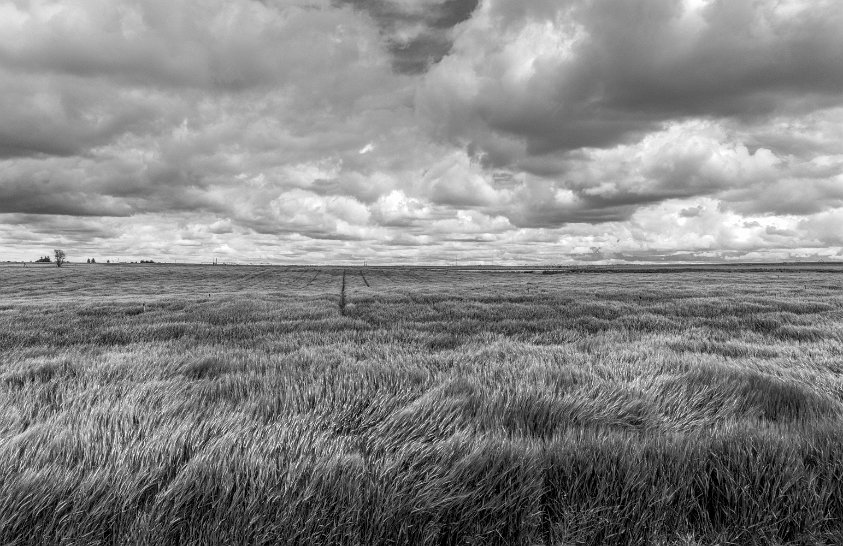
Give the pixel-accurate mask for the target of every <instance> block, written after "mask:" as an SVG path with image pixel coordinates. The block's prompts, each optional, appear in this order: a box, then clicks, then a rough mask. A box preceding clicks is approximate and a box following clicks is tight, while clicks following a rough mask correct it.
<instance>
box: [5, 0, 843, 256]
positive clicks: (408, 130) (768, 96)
mask: <svg viewBox="0 0 843 546" xmlns="http://www.w3.org/2000/svg"><path fill="white" fill-rule="evenodd" d="M841 52H843V5H841V3H840V1H839V0H523V1H514V0H263V1H257V0H177V1H174V0H144V1H138V0H134V1H130V0H74V1H73V2H67V1H53V0H31V1H30V0H0V88H1V89H2V93H0V260H16V259H28V260H30V259H34V258H37V257H38V256H41V255H43V254H45V253H48V252H50V251H51V250H52V249H53V248H63V249H65V250H66V251H67V253H68V256H69V258H70V260H71V261H73V260H77V261H78V260H80V259H81V260H84V259H85V258H87V257H95V258H97V259H98V260H100V261H102V260H104V259H107V258H111V259H140V258H146V259H155V260H164V261H170V260H174V259H177V260H179V261H210V260H211V259H213V257H214V256H216V257H218V258H219V259H220V260H221V261H238V262H243V263H248V262H252V263H255V262H272V263H334V262H347V263H350V262H359V261H362V260H364V259H365V260H368V261H369V263H444V262H453V261H454V260H460V262H461V263H468V262H487V263H492V262H501V263H529V262H545V263H570V262H576V261H594V260H602V261H642V260H643V261H662V260H709V261H716V260H724V259H729V260H768V259H772V260H778V259H788V258H790V259H819V258H825V259H843V54H841Z"/></svg>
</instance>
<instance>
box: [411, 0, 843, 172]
mask: <svg viewBox="0 0 843 546" xmlns="http://www.w3.org/2000/svg"><path fill="white" fill-rule="evenodd" d="M531 4H540V3H539V2H535V3H531ZM546 4H547V6H546V8H545V9H544V11H543V12H539V13H540V15H541V16H543V17H544V19H542V20H537V19H536V18H535V16H536V12H535V11H525V10H514V9H512V8H511V7H510V6H509V5H508V3H507V2H498V1H490V2H488V5H486V6H485V7H486V10H485V13H483V14H482V15H483V16H482V17H475V18H474V19H473V20H472V23H473V26H471V24H470V28H468V29H467V30H466V31H465V32H464V34H463V35H462V36H461V38H462V39H458V40H457V42H456V45H455V47H454V52H453V53H452V54H451V55H450V56H449V57H448V58H447V59H445V60H444V61H443V62H442V63H440V65H438V66H437V67H436V68H435V69H434V71H433V74H431V76H430V77H429V78H428V87H427V88H425V89H424V90H423V92H422V95H421V100H422V105H423V107H424V108H425V109H426V111H427V112H429V113H430V114H431V115H432V116H434V117H437V116H438V117H439V121H440V123H441V124H442V126H443V127H444V128H445V130H446V132H447V134H449V135H451V136H452V137H455V138H457V139H468V140H470V141H471V142H473V143H474V144H475V145H476V146H478V147H479V148H480V149H481V150H485V151H487V152H490V153H491V154H492V157H493V158H499V160H498V161H497V163H498V165H497V166H505V165H503V163H504V162H506V161H507V160H509V161H510V163H513V162H514V161H513V160H512V158H511V157H510V158H507V157H506V153H505V151H504V150H500V149H498V148H499V147H498V146H495V145H494V143H493V142H492V140H491V137H490V133H501V134H503V135H509V136H513V137H517V138H519V139H522V140H523V142H524V143H525V144H526V148H525V150H523V152H520V153H525V154H526V155H527V156H533V155H542V154H548V153H555V152H564V151H567V150H574V149H577V148H581V147H609V146H613V145H615V144H617V143H620V142H624V141H626V142H628V141H629V140H630V139H633V140H635V139H638V138H640V137H641V135H643V134H644V133H646V132H649V131H652V130H654V129H656V128H658V126H659V124H660V123H662V122H664V121H666V120H671V119H683V118H688V117H694V116H696V117H699V116H702V117H715V118H730V119H737V120H748V121H752V120H758V119H764V118H766V117H767V116H770V115H773V114H780V113H795V114H798V113H805V112H810V111H812V110H815V109H817V108H820V107H823V108H827V107H830V106H833V105H839V104H843V55H840V51H843V10H840V9H839V5H838V4H837V3H836V2H833V1H822V2H811V3H804V4H801V3H797V2H786V3H775V2H755V1H751V0H728V1H727V0H714V1H711V2H703V1H702V0H700V1H685V2H683V1H679V0H641V1H636V2H626V1H602V2H590V1H589V2H586V1H569V2H559V3H546ZM787 8H791V9H787ZM511 153H512V154H515V155H516V156H517V155H518V154H519V152H518V151H512V152H511Z"/></svg>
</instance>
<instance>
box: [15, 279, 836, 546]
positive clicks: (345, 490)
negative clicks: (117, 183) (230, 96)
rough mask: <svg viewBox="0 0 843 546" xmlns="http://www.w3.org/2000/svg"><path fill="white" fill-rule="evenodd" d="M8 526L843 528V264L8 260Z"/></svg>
mask: <svg viewBox="0 0 843 546" xmlns="http://www.w3.org/2000/svg"><path fill="white" fill-rule="evenodd" d="M546 273H555V274H546ZM0 543H2V544H156V545H168V544H180V545H184V544H325V545H328V544H355V545H364V544H525V545H528V544H548V545H549V544H559V545H562V544H593V545H599V544H684V545H692V544H696V545H702V544H841V543H843V267H841V266H839V265H820V264H812V265H799V266H794V265H792V266H722V267H713V266H707V267H672V268H671V267H637V268H636V267H626V268H602V269H600V270H598V269H588V268H580V269H555V270H549V271H542V270H539V269H536V270H532V269H525V270H507V269H494V270H471V269H456V268H409V267H407V268H399V267H395V268H386V267H384V268H380V267H369V268H365V269H363V268H359V267H346V268H339V267H337V268H315V267H314V268H308V267H239V266H220V267H211V266H186V265H183V266H172V265H157V264H156V265H90V266H88V265H75V264H71V265H68V266H65V267H63V268H56V267H47V266H43V267H33V266H30V267H26V268H24V267H21V266H20V265H2V266H0Z"/></svg>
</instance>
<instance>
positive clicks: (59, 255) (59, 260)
mask: <svg viewBox="0 0 843 546" xmlns="http://www.w3.org/2000/svg"><path fill="white" fill-rule="evenodd" d="M53 254H55V256H56V267H61V265H62V264H63V263H64V262H65V258H67V254H65V253H64V250H62V249H60V248H57V249H55V250H54V251H53Z"/></svg>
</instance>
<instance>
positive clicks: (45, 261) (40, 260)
mask: <svg viewBox="0 0 843 546" xmlns="http://www.w3.org/2000/svg"><path fill="white" fill-rule="evenodd" d="M52 261H53V260H51V259H50V257H49V256H41V257H40V258H38V259H37V260H35V263H37V264H48V263H52Z"/></svg>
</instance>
